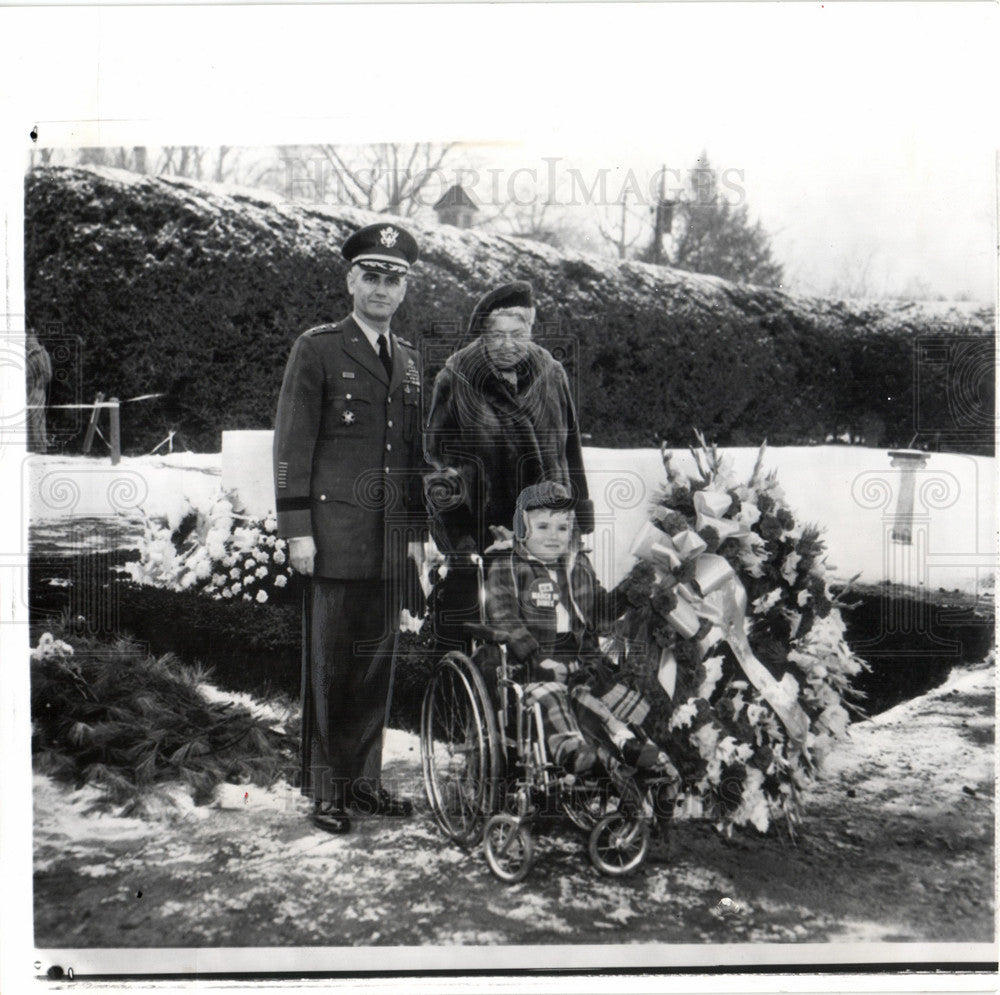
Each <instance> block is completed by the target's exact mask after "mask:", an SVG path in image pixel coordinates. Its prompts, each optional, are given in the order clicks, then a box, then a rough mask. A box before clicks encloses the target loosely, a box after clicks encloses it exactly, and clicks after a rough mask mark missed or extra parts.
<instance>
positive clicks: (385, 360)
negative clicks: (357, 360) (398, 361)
mask: <svg viewBox="0 0 1000 995" xmlns="http://www.w3.org/2000/svg"><path fill="white" fill-rule="evenodd" d="M378 358H379V359H381V360H382V365H383V366H384V367H385V375H386V376H387V377H388V378H389V379H390V380H391V379H392V357H391V356H390V355H389V343H388V342H387V341H386V337H385V336H384V335H380V336H379V337H378Z"/></svg>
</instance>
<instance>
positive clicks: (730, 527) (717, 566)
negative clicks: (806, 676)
mask: <svg viewBox="0 0 1000 995" xmlns="http://www.w3.org/2000/svg"><path fill="white" fill-rule="evenodd" d="M692 498H693V501H694V509H695V513H696V515H697V519H696V527H697V528H698V530H699V531H700V530H702V529H704V528H705V527H706V526H708V527H710V528H712V529H714V530H715V532H716V534H717V535H718V536H719V537H720V538H722V539H726V538H738V537H739V536H741V535H746V534H747V532H748V531H749V529H748V528H747V526H746V525H745V524H744V523H742V522H739V521H734V520H732V519H727V518H724V517H723V515H724V514H725V513H726V511H727V510H728V509H729V506H730V504H731V499H730V497H729V495H728V494H725V493H722V492H719V491H707V490H701V491H696V492H695V493H694V494H693V495H692ZM707 549H708V546H707V544H706V542H705V540H704V539H702V538H701V536H700V535H698V533H697V532H695V531H694V530H692V529H690V528H689V529H685V530H683V531H681V532H678V533H677V534H676V535H674V536H669V535H667V533H666V532H664V531H663V530H662V529H659V528H657V527H656V525H655V524H654V523H652V522H646V524H645V525H644V526H643V527H642V529H641V530H640V531H639V534H638V535H637V536H636V538H635V540H634V542H633V543H632V548H631V550H630V552H631V553H632V555H633V556H635V557H637V558H638V559H640V560H644V561H646V562H648V563H650V564H651V565H652V566H653V568H654V570H656V574H657V580H658V582H659V583H661V584H664V585H666V586H667V587H670V588H672V590H673V592H674V594H675V595H676V601H677V603H676V606H675V607H674V608H673V609H672V610H671V611H669V612H668V613H667V615H666V619H667V621H668V622H669V624H670V625H671V626H672V627H673V628H674V629H675V630H676V631H677V633H678V635H679V636H681V638H683V639H694V638H695V637H696V636H697V634H698V632H699V631H700V630H701V629H702V620H703V619H704V620H707V621H708V622H710V623H711V626H712V627H711V629H709V631H708V633H707V634H706V635H704V636H703V637H702V638H701V639H699V640H698V642H697V654H698V659H699V660H703V659H705V657H706V656H707V654H708V651H709V650H710V649H711V648H712V647H713V646H715V645H717V644H718V643H719V642H726V643H728V644H729V647H730V649H731V650H732V651H733V655H734V656H735V657H736V660H737V662H738V663H739V665H740V667H741V668H742V669H743V673H744V674H745V675H746V677H747V679H748V680H749V681H750V683H751V684H752V685H753V686H754V687H755V688H756V689H757V690H758V691H759V692H760V694H761V697H762V698H763V699H764V700H765V701H766V702H767V703H768V705H770V706H771V709H772V710H773V711H774V714H775V715H777V716H778V718H779V719H780V720H781V723H782V725H783V726H784V727H785V731H786V732H787V733H788V738H789V740H791V742H792V743H794V744H795V746H796V747H797V748H798V750H799V751H800V752H801V754H802V756H803V758H804V759H805V760H806V762H807V763H810V759H809V754H808V752H807V749H806V739H807V736H808V733H809V717H808V716H807V715H806V713H805V711H804V710H803V709H802V707H801V706H800V705H799V703H798V697H799V685H798V682H797V681H796V680H795V678H794V677H793V676H792V675H791V674H790V673H786V674H785V675H784V676H783V677H782V678H781V680H780V681H779V680H777V679H776V678H775V677H774V676H773V675H772V674H771V672H770V671H769V670H768V669H767V668H766V667H765V666H764V664H763V663H761V662H760V660H758V659H757V657H756V656H755V655H754V653H753V650H752V649H751V648H750V641H749V639H748V638H747V634H746V629H745V619H746V611H747V593H746V590H745V589H744V587H743V585H742V584H741V583H740V579H739V577H737V576H736V572H735V571H734V570H733V568H732V567H731V566H730V564H729V561H728V560H726V559H725V557H723V556H719V555H717V554H714V553H708V552H706V550H707ZM682 570H683V572H684V574H685V576H687V577H690V582H689V583H687V582H681V581H678V580H677V578H676V573H677V572H679V571H682ZM657 677H658V679H659V682H660V684H661V686H662V687H663V689H664V690H665V691H666V692H667V694H668V695H670V696H671V697H673V692H674V688H675V686H676V680H677V660H676V658H675V657H674V654H673V651H672V650H671V649H669V648H668V647H665V648H664V649H663V650H662V652H661V655H660V661H659V670H658V674H657Z"/></svg>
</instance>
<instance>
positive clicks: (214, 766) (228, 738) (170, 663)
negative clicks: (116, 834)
mask: <svg viewBox="0 0 1000 995" xmlns="http://www.w3.org/2000/svg"><path fill="white" fill-rule="evenodd" d="M67 640H71V641H72V643H75V644H76V645H75V646H74V645H71V643H70V642H68V641H67ZM207 677H208V673H207V672H206V671H203V670H200V669H198V668H195V667H186V666H184V665H183V664H181V663H179V662H178V661H177V660H176V659H174V658H173V657H171V656H170V655H167V656H163V657H159V658H155V657H152V656H149V655H148V654H146V653H144V652H143V651H142V650H141V649H140V648H139V647H138V646H136V645H135V644H134V643H131V642H129V641H127V640H118V641H116V642H114V643H100V642H97V641H95V640H93V639H90V638H88V637H86V636H80V635H76V634H73V633H67V632H57V633H56V635H53V634H52V633H48V632H47V633H45V634H44V635H43V636H42V637H41V638H40V640H39V643H38V646H37V647H36V648H35V649H34V650H32V653H31V718H32V752H33V754H34V764H35V768H36V770H38V771H39V772H40V773H43V774H48V775H50V776H51V777H54V778H56V779H57V780H60V781H65V782H69V783H71V784H73V785H74V786H75V787H78V788H79V787H83V785H85V784H89V785H93V786H94V787H97V788H99V789H101V790H102V792H103V793H104V798H105V799H106V802H107V804H108V806H109V807H117V808H118V810H119V814H122V815H125V814H142V813H143V812H144V811H145V810H146V809H147V807H149V806H150V805H152V806H153V807H154V808H158V807H159V806H158V805H157V804H156V800H157V795H158V792H159V791H160V790H161V789H163V788H167V787H169V786H170V785H174V784H177V783H178V782H179V783H181V784H183V785H185V787H186V788H187V789H188V792H189V794H190V795H191V797H192V798H193V800H194V801H195V803H198V804H201V803H204V802H206V801H208V800H209V799H210V798H211V797H212V794H213V792H214V790H215V788H216V786H217V785H219V784H220V783H222V782H223V781H228V782H231V783H235V784H255V785H260V786H263V787H267V786H270V785H272V784H274V783H275V782H276V781H278V780H279V779H280V778H282V777H289V776H290V775H291V773H292V772H293V771H294V770H295V769H296V756H297V750H298V712H297V709H296V708H294V707H293V706H291V705H289V706H287V707H286V708H285V709H284V712H285V714H284V715H278V716H275V715H258V714H255V713H254V712H252V711H251V710H250V709H248V708H245V707H243V706H241V705H238V704H234V703H233V702H229V701H221V702H220V701H210V700H209V699H208V698H207V697H206V696H205V694H204V693H203V692H202V690H201V688H202V686H203V684H204V682H205V680H206V678H207ZM168 797H169V796H168Z"/></svg>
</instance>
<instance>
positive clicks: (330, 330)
mask: <svg viewBox="0 0 1000 995" xmlns="http://www.w3.org/2000/svg"><path fill="white" fill-rule="evenodd" d="M343 330H344V329H343V327H342V326H341V325H333V324H328V325H316V327H315V328H307V329H306V330H305V331H304V332H303V333H302V334H303V335H309V336H310V337H311V336H313V335H332V334H334V333H335V332H342V331H343Z"/></svg>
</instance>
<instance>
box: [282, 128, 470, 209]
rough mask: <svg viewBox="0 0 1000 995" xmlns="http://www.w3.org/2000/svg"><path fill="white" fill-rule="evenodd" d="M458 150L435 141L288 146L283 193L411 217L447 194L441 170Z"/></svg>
mask: <svg viewBox="0 0 1000 995" xmlns="http://www.w3.org/2000/svg"><path fill="white" fill-rule="evenodd" d="M453 147H454V146H453V144H452V143H446V144H436V143H434V142H415V143H413V144H407V143H402V142H380V143H378V144H373V145H358V146H341V145H305V146H295V147H284V148H283V149H281V150H280V151H281V155H282V159H283V161H284V162H285V166H286V178H285V190H284V191H283V192H284V193H285V194H286V195H287V196H290V197H292V198H297V197H302V196H305V197H307V198H308V199H310V200H318V201H321V202H333V203H348V204H353V205H354V206H355V207H364V208H367V209H368V210H371V211H383V212H386V213H391V214H400V215H403V216H404V217H410V216H412V215H414V214H416V213H417V212H418V211H419V210H421V208H424V207H429V206H430V205H431V204H433V203H434V200H435V199H436V195H437V194H439V193H440V192H441V188H442V186H443V184H444V183H445V177H444V175H443V173H442V171H441V166H442V165H443V163H444V161H445V159H446V158H447V157H448V155H449V153H450V152H451V151H452V149H453ZM321 167H322V168H321Z"/></svg>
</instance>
